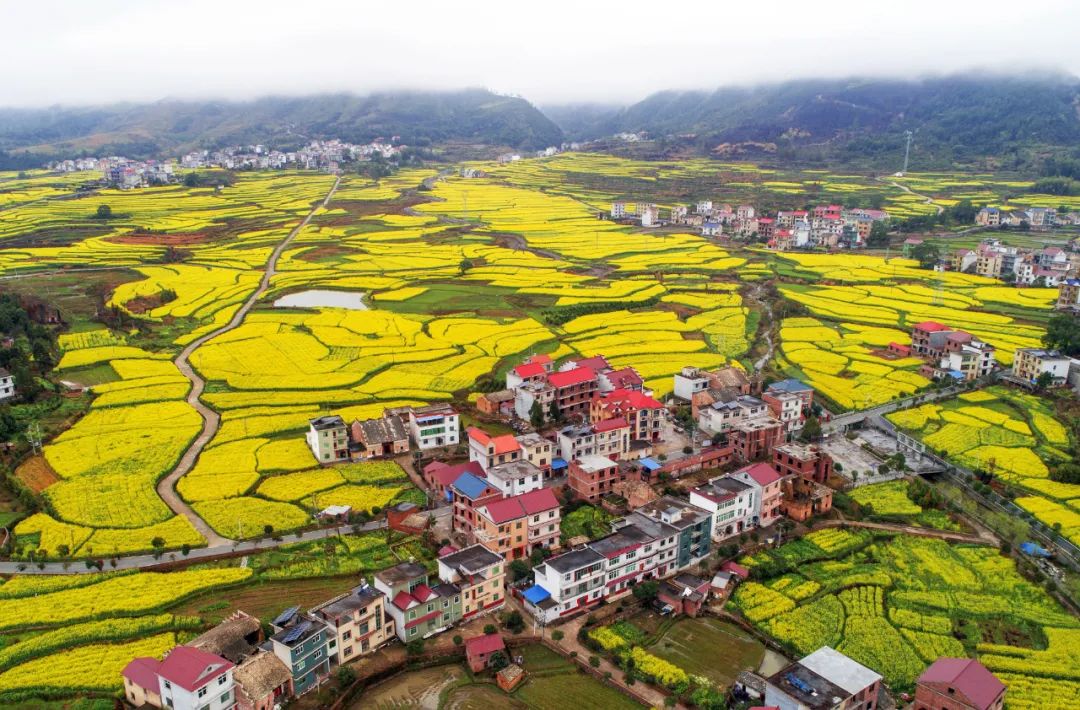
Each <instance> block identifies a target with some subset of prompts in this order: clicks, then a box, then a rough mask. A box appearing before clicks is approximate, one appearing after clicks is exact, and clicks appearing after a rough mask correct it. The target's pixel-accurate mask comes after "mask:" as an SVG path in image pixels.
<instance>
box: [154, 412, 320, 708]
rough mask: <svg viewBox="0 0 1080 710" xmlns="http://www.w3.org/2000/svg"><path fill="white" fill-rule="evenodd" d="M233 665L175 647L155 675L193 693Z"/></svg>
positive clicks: (201, 652)
mask: <svg viewBox="0 0 1080 710" xmlns="http://www.w3.org/2000/svg"><path fill="white" fill-rule="evenodd" d="M339 418H340V417H339ZM233 665H234V664H233V663H232V661H228V660H226V659H224V658H222V657H221V656H217V655H214V654H213V653H207V652H206V651H200V650H199V649H197V648H192V647H191V646H177V647H176V648H174V649H173V650H172V651H170V652H169V655H167V656H166V657H165V660H163V661H162V662H161V665H159V666H158V669H157V673H158V675H159V676H161V677H162V678H164V679H165V680H167V681H169V682H171V683H174V684H176V685H179V686H180V687H181V688H184V689H185V690H190V691H195V690H197V689H198V688H201V687H202V686H203V685H205V684H206V683H207V682H208V681H210V680H212V679H214V678H216V677H218V676H219V675H221V674H222V673H224V672H225V671H227V670H229V669H230V668H232V667H233Z"/></svg>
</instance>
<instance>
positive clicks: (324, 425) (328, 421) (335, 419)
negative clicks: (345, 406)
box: [308, 414, 345, 431]
mask: <svg viewBox="0 0 1080 710" xmlns="http://www.w3.org/2000/svg"><path fill="white" fill-rule="evenodd" d="M308 423H309V424H311V428H312V429H315V430H316V431H322V430H323V429H336V428H338V427H343V426H345V420H344V419H342V418H341V417H339V416H338V415H336V414H330V415H327V416H325V417H316V418H314V419H310V420H308Z"/></svg>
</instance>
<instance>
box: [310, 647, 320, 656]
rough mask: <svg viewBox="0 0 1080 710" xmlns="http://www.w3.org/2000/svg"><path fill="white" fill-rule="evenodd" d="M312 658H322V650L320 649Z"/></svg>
mask: <svg viewBox="0 0 1080 710" xmlns="http://www.w3.org/2000/svg"><path fill="white" fill-rule="evenodd" d="M311 657H312V658H322V649H321V648H320V649H319V650H318V651H316V652H315V653H313V654H311Z"/></svg>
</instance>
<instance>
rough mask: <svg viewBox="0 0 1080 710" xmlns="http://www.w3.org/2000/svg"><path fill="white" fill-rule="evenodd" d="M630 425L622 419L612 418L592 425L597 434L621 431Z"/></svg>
mask: <svg viewBox="0 0 1080 710" xmlns="http://www.w3.org/2000/svg"><path fill="white" fill-rule="evenodd" d="M628 426H630V425H629V424H627V423H626V420H625V419H623V418H622V417H612V418H611V419H605V420H603V421H600V422H596V423H595V424H593V425H592V429H593V431H595V432H602V431H611V430H612V429H620V428H622V427H628Z"/></svg>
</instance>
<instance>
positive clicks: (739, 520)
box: [690, 476, 756, 541]
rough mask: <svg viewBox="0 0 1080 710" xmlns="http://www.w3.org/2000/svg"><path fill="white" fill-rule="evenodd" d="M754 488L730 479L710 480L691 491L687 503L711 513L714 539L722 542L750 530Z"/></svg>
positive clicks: (727, 477)
mask: <svg viewBox="0 0 1080 710" xmlns="http://www.w3.org/2000/svg"><path fill="white" fill-rule="evenodd" d="M755 491H756V488H755V487H754V486H751V485H749V484H747V483H743V482H742V481H740V480H738V479H736V478H733V477H731V476H720V477H719V478H713V479H711V480H710V481H709V482H708V483H706V484H705V485H702V486H697V487H696V488H691V489H690V503H691V504H692V505H695V506H697V507H698V508H701V509H702V510H705V511H708V512H710V513H712V516H713V522H712V537H713V540H717V541H719V540H725V539H727V538H729V537H731V536H732V535H738V534H739V533H741V532H743V531H744V530H748V529H750V528H751V527H752V524H751V518H752V517H753V511H754V494H755Z"/></svg>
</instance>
